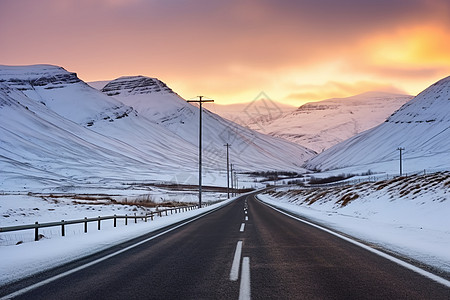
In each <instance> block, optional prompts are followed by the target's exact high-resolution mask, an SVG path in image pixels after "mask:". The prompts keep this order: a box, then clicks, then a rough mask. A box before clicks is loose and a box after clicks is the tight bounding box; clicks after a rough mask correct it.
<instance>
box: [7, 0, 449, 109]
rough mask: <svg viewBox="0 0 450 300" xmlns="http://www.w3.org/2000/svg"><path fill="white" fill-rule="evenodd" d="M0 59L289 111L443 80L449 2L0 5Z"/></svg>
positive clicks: (201, 0)
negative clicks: (263, 102)
mask: <svg viewBox="0 0 450 300" xmlns="http://www.w3.org/2000/svg"><path fill="white" fill-rule="evenodd" d="M0 46H1V47H0V64H4V65H28V64H42V63H45V64H53V65H59V66H63V67H64V68H65V69H66V70H68V71H71V72H76V73H77V74H78V76H79V77H80V78H81V79H83V80H84V81H96V80H111V79H114V78H117V77H120V76H124V75H146V76H150V77H157V78H159V79H161V80H163V81H164V82H166V83H167V84H168V85H169V86H170V87H171V88H173V89H174V90H175V91H176V92H177V93H178V94H180V95H181V96H182V97H184V98H193V97H195V96H197V95H205V96H207V97H211V98H213V99H215V100H216V102H217V103H221V104H226V103H236V102H248V101H251V100H253V99H254V98H255V97H256V96H257V95H258V94H259V93H260V92H261V91H264V92H265V93H266V94H267V95H268V96H269V97H271V98H272V99H274V100H277V101H280V102H284V103H287V104H292V105H300V104H302V103H304V102H308V101H314V100H321V99H326V98H330V97H345V96H351V95H354V94H357V93H361V92H365V91H369V90H384V91H391V92H398V93H408V94H413V95H415V94H417V93H419V92H420V91H422V90H423V89H425V88H426V87H428V86H429V85H430V84H432V83H433V82H435V81H437V80H439V79H441V78H443V77H446V76H449V75H450V1H448V0H376V1H375V0H339V1H337V0H299V1H294V0H276V1H275V0H259V1H258V0H248V1H247V0H226V1H216V0H191V1H189V0H14V1H12V0H0Z"/></svg>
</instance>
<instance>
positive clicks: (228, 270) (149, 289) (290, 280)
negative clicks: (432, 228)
mask: <svg viewBox="0 0 450 300" xmlns="http://www.w3.org/2000/svg"><path fill="white" fill-rule="evenodd" d="M245 207H247V208H248V209H247V210H246V209H245ZM159 233H160V232H159ZM155 234H156V233H152V234H149V235H148V236H146V237H142V238H140V239H139V240H141V241H142V240H144V239H149V237H151V236H152V235H155ZM139 240H134V241H130V242H129V243H127V244H123V245H120V246H118V247H115V248H113V249H109V250H108V251H105V252H102V253H99V254H96V255H95V256H92V257H89V258H86V259H83V260H80V261H78V262H74V263H72V264H70V265H67V266H64V267H61V268H58V269H55V270H51V271H49V272H46V273H44V274H41V275H39V276H36V277H33V278H29V279H27V280H26V281H23V282H19V283H16V284H15V285H13V286H9V287H7V288H5V289H4V290H3V291H0V295H3V296H4V295H6V294H8V293H11V292H13V291H14V290H17V289H20V288H24V287H26V286H28V285H31V284H34V283H37V282H41V281H42V280H45V279H46V278H49V277H52V276H57V274H60V273H62V272H67V271H70V270H73V268H76V267H79V266H82V265H84V264H86V263H89V262H90V261H93V260H95V259H99V258H101V257H104V256H105V255H111V254H112V253H115V251H120V250H121V249H126V248H127V247H128V246H130V245H132V244H133V243H135V242H137V241H139ZM141 243H142V244H140V245H139V246H136V247H133V248H131V249H128V250H126V251H123V252H122V253H120V254H117V255H113V256H112V257H110V258H108V259H104V260H103V261H101V262H99V263H96V264H93V265H91V266H88V267H83V268H82V269H80V270H78V271H76V272H72V273H71V274H69V275H66V276H64V277H61V278H60V279H56V280H53V281H51V282H49V283H47V284H43V285H42V286H40V287H37V288H35V289H32V290H30V291H28V292H26V293H23V294H21V295H19V296H17V297H16V298H15V299H246V298H248V297H251V298H253V299H450V288H448V287H446V286H444V285H442V284H439V283H437V282H435V281H433V280H431V279H428V278H426V277H424V276H422V275H420V274H418V273H415V272H412V271H410V270H408V269H406V268H404V267H402V266H400V265H398V264H396V263H394V262H392V261H390V260H387V259H385V258H383V257H380V256H378V255H376V254H373V253H371V252H369V251H367V250H365V249H363V248H361V247H358V246H357V245H354V244H352V243H349V242H347V241H345V240H343V239H340V238H338V237H336V236H334V235H331V234H329V233H327V232H324V231H322V230H320V229H317V228H315V227H312V226H310V225H307V224H304V223H302V222H299V221H297V220H295V219H292V218H289V217H287V216H285V215H283V214H281V213H279V212H277V211H275V210H273V209H271V208H269V207H267V206H266V205H264V204H262V203H260V202H258V201H257V200H255V199H254V198H253V196H248V197H247V196H244V197H241V198H239V199H238V200H236V201H234V202H232V203H231V204H229V205H227V206H225V207H224V208H222V209H220V210H218V211H216V212H213V213H211V214H208V215H206V216H204V217H202V218H200V219H198V220H195V221H193V222H191V223H189V224H187V225H184V226H182V227H179V228H177V229H175V230H172V231H170V232H168V233H165V234H163V235H160V236H157V237H155V238H153V239H151V240H149V241H147V242H141ZM233 262H234V263H233Z"/></svg>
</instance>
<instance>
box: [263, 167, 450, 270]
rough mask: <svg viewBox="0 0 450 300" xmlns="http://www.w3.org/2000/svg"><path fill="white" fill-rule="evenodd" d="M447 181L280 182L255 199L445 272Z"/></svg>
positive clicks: (440, 176) (443, 176)
mask: <svg viewBox="0 0 450 300" xmlns="http://www.w3.org/2000/svg"><path fill="white" fill-rule="evenodd" d="M449 186H450V173H449V172H446V173H436V174H430V175H422V176H412V177H408V178H396V179H390V180H386V181H379V182H376V183H361V184H357V185H353V186H345V187H330V188H300V187H283V188H277V189H276V190H275V192H268V193H265V194H262V195H259V196H258V198H260V199H261V200H262V201H264V202H267V203H268V204H272V205H274V206H276V207H279V208H282V209H285V210H287V211H291V212H294V213H295V214H297V215H300V216H302V217H305V218H306V219H309V220H312V221H313V222H317V223H319V224H323V225H324V226H325V227H328V228H333V229H334V230H337V231H338V232H343V233H345V234H348V235H350V236H353V237H355V238H357V239H360V240H363V241H366V242H369V243H370V244H372V245H375V247H381V248H383V249H386V250H388V251H389V252H393V253H397V254H400V255H401V256H406V257H409V258H411V259H413V260H416V261H419V262H421V263H424V264H426V265H429V266H431V267H432V268H435V269H437V270H439V271H443V272H450V252H449V251H448V249H449V247H450V230H449V228H450V219H449V218H448V215H449V213H450V190H449ZM355 195H356V196H355ZM346 197H347V198H346ZM352 198H353V200H350V201H349V202H348V203H346V204H343V201H345V199H347V200H348V199H352Z"/></svg>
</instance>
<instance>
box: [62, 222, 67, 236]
mask: <svg viewBox="0 0 450 300" xmlns="http://www.w3.org/2000/svg"><path fill="white" fill-rule="evenodd" d="M64 229H65V228H64V220H61V235H62V236H66V231H65V230H64Z"/></svg>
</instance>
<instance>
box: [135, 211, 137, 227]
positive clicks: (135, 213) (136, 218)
mask: <svg viewBox="0 0 450 300" xmlns="http://www.w3.org/2000/svg"><path fill="white" fill-rule="evenodd" d="M136 223H137V217H136V213H134V224H136Z"/></svg>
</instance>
